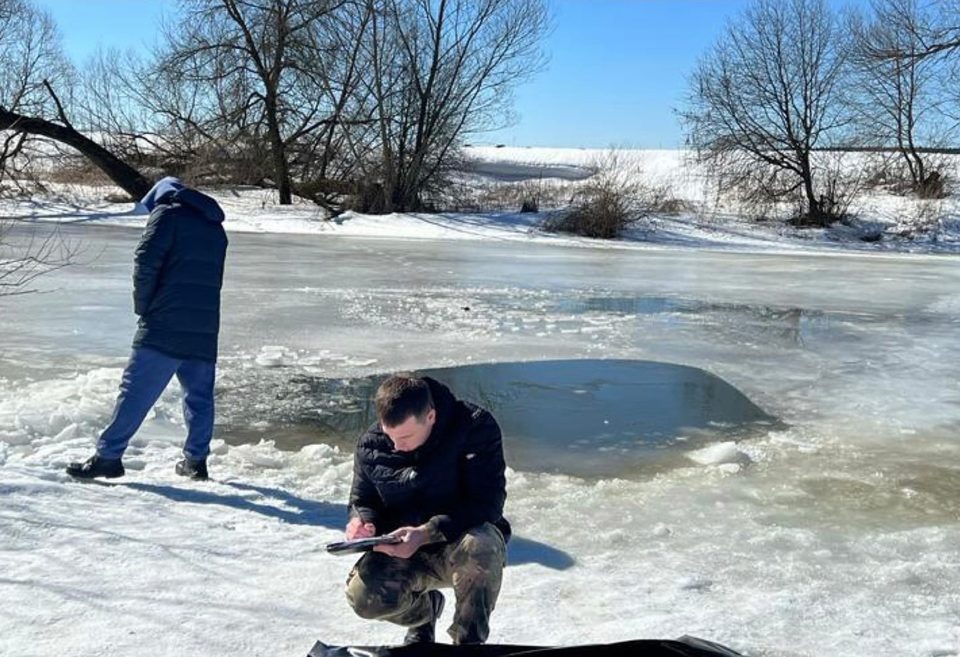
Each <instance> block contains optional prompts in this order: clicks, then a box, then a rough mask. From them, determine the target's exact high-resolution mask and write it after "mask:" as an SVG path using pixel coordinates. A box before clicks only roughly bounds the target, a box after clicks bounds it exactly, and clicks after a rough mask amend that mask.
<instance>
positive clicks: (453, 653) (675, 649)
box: [307, 636, 742, 657]
mask: <svg viewBox="0 0 960 657" xmlns="http://www.w3.org/2000/svg"><path fill="white" fill-rule="evenodd" d="M508 655H509V656H510V657H521V656H522V657H742V655H740V653H738V652H736V651H734V650H731V649H730V648H726V647H724V646H721V645H719V644H716V643H712V642H710V641H705V640H703V639H697V638H696V637H691V636H684V637H680V638H679V639H677V640H676V641H658V640H639V641H622V642H620V643H597V644H591V645H583V646H557V647H549V646H514V645H503V644H500V645H498V644H486V645H482V646H452V645H449V644H444V643H423V644H419V645H412V646H328V645H327V644H325V643H321V642H320V641H317V643H316V644H315V645H314V646H313V649H312V650H310V654H309V655H307V657H507V656H508Z"/></svg>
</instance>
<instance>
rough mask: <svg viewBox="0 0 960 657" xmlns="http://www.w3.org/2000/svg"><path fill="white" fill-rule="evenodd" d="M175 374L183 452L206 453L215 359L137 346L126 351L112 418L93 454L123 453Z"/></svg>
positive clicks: (111, 456)
mask: <svg viewBox="0 0 960 657" xmlns="http://www.w3.org/2000/svg"><path fill="white" fill-rule="evenodd" d="M174 374H176V375H177V380H178V381H180V387H181V388H183V419H184V421H185V422H186V424H187V442H186V444H185V445H184V446H183V455H184V456H186V457H187V458H189V459H192V460H194V461H199V460H200V459H204V458H206V457H207V454H209V453H210V439H211V438H213V380H214V377H215V376H216V363H211V362H208V361H203V360H193V359H190V360H183V359H180V358H174V357H173V356H168V355H166V354H164V353H161V352H159V351H157V350H156V349H151V348H149V347H138V348H136V349H134V350H133V353H132V354H131V355H130V361H129V362H128V363H127V368H126V369H125V370H124V371H123V379H122V380H121V381H120V395H119V396H118V397H117V405H116V406H115V407H114V409H113V418H111V420H110V424H109V425H108V426H107V428H106V429H104V430H103V433H102V434H100V440H99V441H98V442H97V455H98V456H100V457H101V458H105V459H118V458H120V457H122V456H123V452H124V451H125V450H126V449H127V444H128V443H129V442H130V439H131V438H132V437H133V434H135V433H136V432H137V429H139V428H140V425H141V424H142V423H143V419H144V418H145V417H146V416H147V413H148V412H149V411H150V409H151V408H153V405H154V404H155V403H156V402H157V400H158V399H159V398H160V395H161V394H163V390H164V388H166V387H167V384H168V383H169V382H170V379H171V378H172V377H173V375H174Z"/></svg>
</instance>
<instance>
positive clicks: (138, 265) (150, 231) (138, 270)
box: [133, 210, 174, 315]
mask: <svg viewBox="0 0 960 657" xmlns="http://www.w3.org/2000/svg"><path fill="white" fill-rule="evenodd" d="M164 214H165V211H164V210H159V211H155V212H153V213H152V214H151V215H150V220H149V221H148V222H147V226H146V228H144V230H143V235H142V236H141V238H140V243H139V244H138V245H137V250H136V251H135V252H134V256H133V312H135V313H136V314H138V315H145V314H146V313H147V312H149V310H150V303H151V302H152V301H153V295H154V293H155V292H156V290H157V284H158V282H159V280H160V272H161V270H162V269H163V261H164V259H165V258H166V256H167V252H168V251H170V248H171V247H172V246H173V231H174V222H173V221H171V220H170V219H167V220H164V219H163V216H164Z"/></svg>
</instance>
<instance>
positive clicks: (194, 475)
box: [176, 457, 210, 481]
mask: <svg viewBox="0 0 960 657" xmlns="http://www.w3.org/2000/svg"><path fill="white" fill-rule="evenodd" d="M176 470H177V474H178V475H180V476H181V477H189V478H190V479H194V480H196V481H206V480H207V479H209V478H210V476H209V475H208V474H207V459H200V460H199V461H194V460H193V459H189V458H187V457H184V458H183V459H181V460H180V461H177V468H176Z"/></svg>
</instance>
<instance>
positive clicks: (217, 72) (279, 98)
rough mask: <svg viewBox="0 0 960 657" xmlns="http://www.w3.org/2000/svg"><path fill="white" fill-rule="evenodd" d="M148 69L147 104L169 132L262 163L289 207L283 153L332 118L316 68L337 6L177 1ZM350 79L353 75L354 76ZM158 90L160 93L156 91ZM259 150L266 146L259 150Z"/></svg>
mask: <svg viewBox="0 0 960 657" xmlns="http://www.w3.org/2000/svg"><path fill="white" fill-rule="evenodd" d="M182 5H183V9H184V11H183V12H182V13H181V20H180V22H179V23H178V24H176V25H171V26H169V27H168V29H167V44H168V45H167V47H166V48H165V49H164V51H163V52H162V54H161V56H160V57H159V59H158V61H157V66H156V68H155V73H154V76H153V77H154V78H155V79H154V80H152V82H153V88H155V89H157V91H158V93H159V94H168V95H167V96H166V97H165V98H163V99H158V100H157V101H156V102H157V103H158V104H160V105H162V106H164V110H165V114H166V115H167V116H169V118H170V119H171V121H172V122H173V123H174V124H176V127H177V130H178V132H180V133H181V134H183V133H190V134H191V136H194V137H196V136H198V137H199V138H200V139H199V140H200V141H201V142H203V143H206V144H208V145H209V144H219V145H220V147H221V148H226V149H227V150H229V151H232V152H233V153H234V154H236V153H237V152H248V153H249V152H250V151H251V150H252V151H253V157H252V158H251V160H252V161H253V162H254V163H256V162H257V161H259V160H260V159H261V158H262V157H263V156H266V157H267V158H269V163H270V166H269V173H268V175H269V176H270V178H271V179H272V183H273V184H274V185H275V186H276V188H277V191H278V193H279V200H280V203H281V204H283V205H287V204H290V203H291V202H292V196H293V188H294V178H293V176H292V175H291V170H290V168H291V154H292V153H294V152H296V151H299V150H301V145H302V143H303V142H304V141H308V140H309V139H308V137H310V138H312V137H315V135H316V133H317V132H318V131H320V130H321V128H322V127H323V126H326V125H329V124H330V123H331V121H335V118H331V114H334V115H335V114H336V107H333V108H331V105H330V95H329V94H326V93H323V90H324V88H325V85H328V84H329V82H330V80H329V78H328V77H327V76H325V75H324V74H325V73H326V72H327V71H328V70H329V69H328V68H326V67H323V68H320V69H319V70H318V66H317V65H318V62H321V61H322V55H324V54H328V53H326V52H325V50H326V49H327V48H328V46H329V36H330V34H331V30H330V29H329V25H330V21H331V20H332V16H333V15H334V13H335V12H336V11H337V10H339V9H340V8H342V7H343V6H345V5H346V1H345V0H183V2H182ZM353 74H354V75H357V73H356V72H355V71H354V73H353ZM158 84H159V86H157V85H158ZM264 146H265V148H264Z"/></svg>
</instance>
